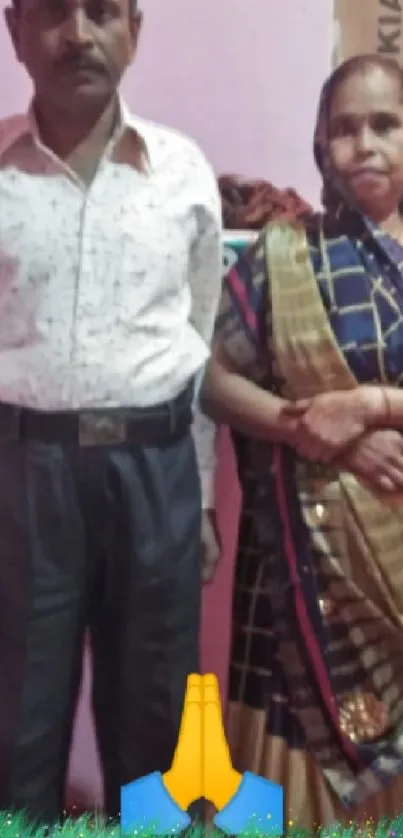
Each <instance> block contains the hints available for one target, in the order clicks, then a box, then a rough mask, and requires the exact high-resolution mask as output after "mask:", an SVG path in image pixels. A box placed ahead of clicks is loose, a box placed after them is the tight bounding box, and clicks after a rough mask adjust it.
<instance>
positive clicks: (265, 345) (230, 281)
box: [215, 232, 272, 383]
mask: <svg viewBox="0 0 403 838" xmlns="http://www.w3.org/2000/svg"><path fill="white" fill-rule="evenodd" d="M265 237H266V236H265V232H263V233H262V234H261V235H260V236H259V237H258V239H257V240H256V242H255V243H254V244H253V245H252V246H251V247H250V248H249V249H248V250H246V251H245V252H244V253H243V255H242V256H241V257H240V258H239V260H238V262H236V264H235V265H234V266H233V267H232V268H231V269H230V271H229V272H228V274H227V275H226V276H225V277H224V279H223V288H222V294H221V301H220V305H219V311H218V316H217V321H216V326H215V340H217V341H218V342H219V343H220V344H221V345H222V346H223V348H224V350H225V353H226V355H227V356H228V358H229V359H230V360H232V361H233V362H234V366H235V367H236V369H238V370H239V372H241V373H242V374H243V375H245V377H247V378H249V379H250V380H252V381H255V382H256V383H263V382H266V381H268V380H269V378H270V375H271V366H272V364H271V358H270V332H271V328H270V307H269V293H268V278H267V268H266V245H265Z"/></svg>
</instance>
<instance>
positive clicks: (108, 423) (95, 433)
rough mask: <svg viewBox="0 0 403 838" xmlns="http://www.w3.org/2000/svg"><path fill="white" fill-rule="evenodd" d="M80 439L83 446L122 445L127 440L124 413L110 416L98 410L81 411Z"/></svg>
mask: <svg viewBox="0 0 403 838" xmlns="http://www.w3.org/2000/svg"><path fill="white" fill-rule="evenodd" d="M78 440H79V444H80V445H81V446H82V447H89V446H96V445H120V444H122V443H123V442H126V422H125V420H124V418H123V416H122V415H120V416H113V415H111V416H108V415H107V414H105V413H103V414H99V413H98V412H97V411H86V412H85V413H80V416H79V422H78Z"/></svg>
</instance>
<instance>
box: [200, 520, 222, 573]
mask: <svg viewBox="0 0 403 838" xmlns="http://www.w3.org/2000/svg"><path fill="white" fill-rule="evenodd" d="M202 543H203V560H202V580H203V582H204V583H207V582H211V581H212V579H213V577H214V573H215V571H216V569H217V565H218V562H219V561H220V559H221V552H222V548H221V539H220V535H219V532H218V526H217V517H216V513H215V510H213V509H204V510H203V514H202Z"/></svg>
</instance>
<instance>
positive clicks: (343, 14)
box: [334, 0, 403, 66]
mask: <svg viewBox="0 0 403 838" xmlns="http://www.w3.org/2000/svg"><path fill="white" fill-rule="evenodd" d="M334 11H335V49H334V63H335V64H339V63H340V62H341V61H344V60H345V59H346V58H351V56H353V55H358V54H359V53H368V52H377V53H380V54H382V55H385V56H388V57H389V58H393V59H394V60H395V61H397V62H398V63H399V64H401V65H402V66H403V0H334Z"/></svg>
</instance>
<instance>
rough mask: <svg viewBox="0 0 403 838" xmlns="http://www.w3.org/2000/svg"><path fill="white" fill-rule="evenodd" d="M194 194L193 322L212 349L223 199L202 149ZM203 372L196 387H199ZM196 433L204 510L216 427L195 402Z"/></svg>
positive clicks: (208, 503)
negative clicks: (196, 199)
mask: <svg viewBox="0 0 403 838" xmlns="http://www.w3.org/2000/svg"><path fill="white" fill-rule="evenodd" d="M199 155H200V157H199V159H198V164H197V176H196V181H197V182H195V194H199V195H200V196H201V197H202V200H200V201H198V202H197V204H196V207H195V210H196V224H197V229H196V235H195V238H194V241H193V247H192V250H191V253H190V272H189V277H190V289H191V296H192V305H191V321H192V325H193V326H194V328H195V330H196V331H197V332H198V334H199V335H200V337H201V338H202V340H203V342H204V343H205V344H206V346H207V347H208V348H209V349H210V346H211V341H212V337H213V331H214V323H215V318H216V315H217V310H218V304H219V300H220V294H221V286H222V272H223V263H222V247H223V246H222V220H221V198H220V194H219V190H218V186H217V182H216V178H215V175H214V172H213V170H212V169H211V167H210V166H209V164H208V163H207V162H206V161H205V159H204V157H203V155H202V154H201V152H199ZM202 376H203V371H202V372H201V375H199V376H198V381H197V388H198V391H199V390H200V385H201V380H202ZM193 435H194V440H195V446H196V454H197V461H198V466H199V475H200V481H201V489H202V504H203V509H211V508H213V507H214V482H215V469H216V426H215V424H214V423H213V422H212V421H211V420H210V419H208V418H207V417H206V416H205V415H204V414H203V413H202V411H201V410H200V408H199V405H198V400H197V398H196V401H195V410H194V423H193Z"/></svg>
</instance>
